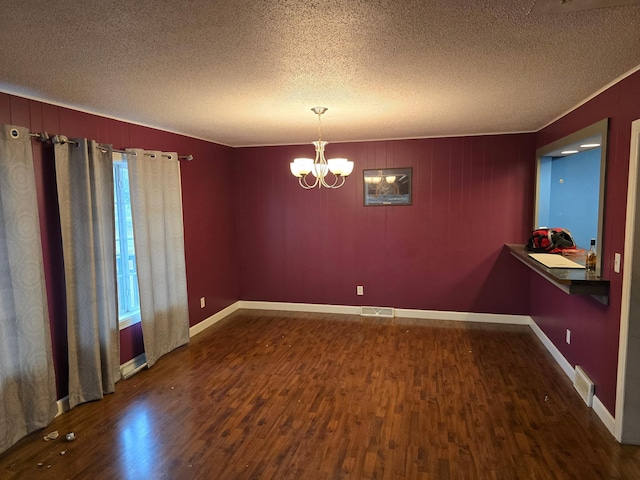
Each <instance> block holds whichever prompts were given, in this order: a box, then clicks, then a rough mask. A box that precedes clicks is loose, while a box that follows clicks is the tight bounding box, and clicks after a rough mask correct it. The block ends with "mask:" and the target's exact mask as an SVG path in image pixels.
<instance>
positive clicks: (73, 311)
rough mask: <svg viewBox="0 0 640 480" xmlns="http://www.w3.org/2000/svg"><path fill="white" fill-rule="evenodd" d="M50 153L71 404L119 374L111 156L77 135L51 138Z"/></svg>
mask: <svg viewBox="0 0 640 480" xmlns="http://www.w3.org/2000/svg"><path fill="white" fill-rule="evenodd" d="M76 143H77V145H76ZM54 153H55V162H56V182H57V188H58V204H59V206H60V225H61V231H62V252H63V257H64V272H65V288H66V297H67V337H68V342H69V406H70V408H73V407H74V406H76V405H78V404H80V403H83V402H88V401H91V400H97V399H101V398H102V397H103V396H104V394H106V393H112V392H113V391H115V382H117V381H118V380H119V379H120V332H119V326H118V299H117V289H116V281H117V277H116V250H115V218H114V185H113V160H112V151H111V148H110V147H103V146H100V145H98V144H97V143H96V142H95V141H93V140H87V139H82V138H77V139H73V140H72V142H68V143H56V144H55V145H54Z"/></svg>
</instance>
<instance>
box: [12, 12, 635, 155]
mask: <svg viewBox="0 0 640 480" xmlns="http://www.w3.org/2000/svg"><path fill="white" fill-rule="evenodd" d="M600 1H603V0H600ZM604 1H605V3H608V4H611V3H616V2H615V1H613V2H612V1H611V0H609V1H606V0H604ZM583 2H584V4H589V5H587V6H586V7H585V8H589V9H588V10H579V11H572V10H575V5H576V4H578V3H579V0H573V2H571V1H568V2H567V1H566V0H565V1H564V2H563V1H562V0H540V1H539V2H538V4H535V0H484V1H480V0H478V1H475V2H474V1H472V0H468V1H451V0H431V1H428V0H403V1H398V0H349V1H346V0H343V1H339V0H299V1H296V0H263V1H258V0H251V1H246V0H222V1H216V2H214V1H210V0H190V1H175V0H171V1H167V0H137V1H130V0H101V1H95V0H92V1H82V2H80V1H72V0H20V1H14V0H3V1H2V5H1V6H0V46H1V47H2V48H0V91H4V92H7V93H13V94H17V95H22V96H27V97H30V98H36V99H41V100H44V101H48V102H51V103H56V104H60V105H66V106H70V107H72V108H76V109H80V110H84V111H88V112H94V113H98V114H101V115H106V116H110V117H114V118H119V119H123V120H128V121H132V122H135V123H139V124H143V125H149V126H154V127H158V128H161V129H164V130H170V131H174V132H178V133H183V134H186V135H190V136H193V137H198V138H203V139H207V140H211V141H214V142H218V143H222V144H226V145H232V146H247V145H278V144H291V143H306V142H310V141H312V140H315V139H316V137H317V119H316V117H315V115H314V114H313V113H312V112H311V111H310V108H311V107H314V106H325V107H328V108H329V110H328V112H327V113H326V114H325V115H324V116H323V119H322V120H323V123H322V131H323V138H324V139H326V140H328V141H330V142H336V141H357V140H376V139H391V138H417V137H429V136H448V135H474V134H482V133H506V132H523V131H534V130H538V129H539V128H541V127H543V126H544V125H546V124H548V123H549V122H550V121H552V120H553V119H555V118H557V117H558V116H560V115H561V114H563V113H564V112H566V111H567V110H569V109H571V108H573V107H574V106H576V105H577V104H579V103H580V102H582V101H583V100H585V99H586V98H587V97H589V96H590V95H592V94H593V93H595V92H596V91H598V90H600V89H601V88H603V87H605V86H606V85H608V84H609V83H611V82H612V81H614V80H616V79H617V78H619V77H620V76H622V75H624V74H625V73H627V72H629V71H630V70H633V69H636V68H637V67H638V66H639V65H640V5H637V4H635V5H624V6H614V7H606V8H595V9H594V8H592V7H593V6H594V5H592V4H593V3H594V0H583ZM618 3H629V2H628V1H627V2H625V1H624V0H623V1H620V2H618ZM636 3H637V2H636ZM563 5H566V6H567V8H566V9H564V10H563V8H564V7H563ZM595 6H597V5H595ZM534 7H535V8H534ZM569 7H570V8H569ZM548 12H558V13H548ZM53 133H64V132H53Z"/></svg>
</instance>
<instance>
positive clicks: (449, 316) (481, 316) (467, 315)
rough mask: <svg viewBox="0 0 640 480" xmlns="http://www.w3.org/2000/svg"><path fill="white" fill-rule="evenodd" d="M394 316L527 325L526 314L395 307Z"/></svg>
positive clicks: (528, 320) (529, 319)
mask: <svg viewBox="0 0 640 480" xmlns="http://www.w3.org/2000/svg"><path fill="white" fill-rule="evenodd" d="M395 312H396V317H401V318H419V319H422V320H452V321H456V322H481V323H502V324H509V325H529V324H530V323H531V317H529V316H528V315H506V314H496V313H474V312H443V311H439V310H411V309H405V308H396V309H395Z"/></svg>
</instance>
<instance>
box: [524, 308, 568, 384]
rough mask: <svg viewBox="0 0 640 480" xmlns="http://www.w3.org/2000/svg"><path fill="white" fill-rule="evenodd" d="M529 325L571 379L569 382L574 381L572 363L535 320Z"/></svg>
mask: <svg viewBox="0 0 640 480" xmlns="http://www.w3.org/2000/svg"><path fill="white" fill-rule="evenodd" d="M529 326H530V327H531V330H533V333H535V334H536V336H537V337H538V338H539V339H540V341H541V342H542V344H543V345H544V346H545V348H546V349H547V350H548V351H549V353H550V354H551V356H552V357H553V358H554V360H555V361H556V363H557V364H558V365H560V368H562V370H563V371H564V373H565V374H566V375H567V377H569V379H570V380H571V383H573V382H574V381H575V376H576V375H575V370H574V368H573V365H571V364H570V363H569V362H568V361H567V359H566V358H564V355H562V353H560V350H558V349H557V348H556V346H555V345H554V344H553V342H552V341H551V340H549V337H547V336H546V335H545V333H544V332H543V331H542V329H541V328H540V327H539V326H538V324H537V323H536V322H534V321H533V320H531V323H530V324H529Z"/></svg>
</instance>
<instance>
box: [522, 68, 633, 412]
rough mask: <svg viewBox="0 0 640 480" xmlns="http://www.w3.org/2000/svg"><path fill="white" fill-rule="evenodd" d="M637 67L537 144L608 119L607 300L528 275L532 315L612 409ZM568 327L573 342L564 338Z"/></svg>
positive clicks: (541, 134)
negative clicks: (618, 269) (618, 259)
mask: <svg viewBox="0 0 640 480" xmlns="http://www.w3.org/2000/svg"><path fill="white" fill-rule="evenodd" d="M638 92H640V72H636V73H635V74H633V75H631V76H630V77H627V78H626V79H624V80H622V81H621V82H619V83H617V84H616V85H614V86H613V87H611V88H609V89H608V90H606V91H605V92H603V93H601V94H600V95H598V96H596V97H595V98H593V99H592V100H590V101H589V102H587V103H585V104H584V105H582V106H581V107H579V108H578V109H576V110H574V111H572V112H571V113H569V114H568V115H566V116H564V117H563V118H561V119H560V120H558V121H556V122H554V123H553V124H552V125H550V126H548V127H547V128H545V129H543V130H541V131H540V132H538V134H537V137H536V142H537V145H538V147H540V146H543V145H546V144H548V143H550V142H553V141H555V140H557V139H559V138H562V137H563V136H565V135H568V134H570V133H572V132H574V131H576V130H579V129H581V128H584V127H586V126H588V125H591V124H592V123H595V122H597V121H599V120H602V119H603V118H606V117H609V118H610V125H609V148H608V151H609V155H608V160H607V181H606V198H605V202H606V203H605V221H604V240H603V245H602V246H603V247H604V254H603V258H602V262H603V264H602V267H603V268H602V276H603V277H604V278H607V279H609V280H610V281H611V292H610V299H609V300H610V304H609V305H608V306H604V305H602V304H600V303H598V302H597V301H596V300H594V299H592V298H590V297H581V296H569V295H566V294H564V293H563V292H561V291H560V290H558V289H557V288H555V287H553V286H552V285H550V284H549V283H547V282H545V281H544V280H542V279H541V278H540V277H538V276H537V275H534V274H532V279H531V314H532V317H533V319H534V321H535V322H536V323H537V324H538V325H539V326H540V328H541V329H542V330H543V331H544V332H545V334H546V335H547V336H548V337H549V339H550V340H551V341H552V342H553V343H554V345H555V346H556V347H557V348H558V349H559V350H560V351H561V352H562V354H563V356H564V357H565V358H566V359H567V360H568V361H569V362H570V363H571V364H572V365H581V366H582V367H583V368H584V369H585V371H586V372H587V374H588V375H589V376H590V377H591V379H592V380H593V381H594V382H595V384H596V389H595V393H596V395H597V396H598V398H599V399H600V400H601V401H602V403H603V404H604V406H605V407H606V408H607V409H608V410H609V412H610V413H612V414H613V413H614V412H615V396H616V375H617V362H618V335H619V332H620V308H621V296H622V274H617V273H614V272H613V255H614V253H616V252H618V253H621V254H622V253H623V252H624V230H625V215H626V195H627V181H628V173H629V147H630V141H631V122H632V121H633V120H636V119H638V118H640V94H639V93H638ZM566 329H569V330H571V345H567V343H566V342H565V332H566Z"/></svg>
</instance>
